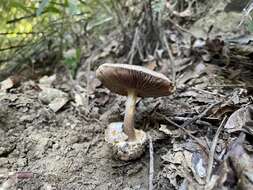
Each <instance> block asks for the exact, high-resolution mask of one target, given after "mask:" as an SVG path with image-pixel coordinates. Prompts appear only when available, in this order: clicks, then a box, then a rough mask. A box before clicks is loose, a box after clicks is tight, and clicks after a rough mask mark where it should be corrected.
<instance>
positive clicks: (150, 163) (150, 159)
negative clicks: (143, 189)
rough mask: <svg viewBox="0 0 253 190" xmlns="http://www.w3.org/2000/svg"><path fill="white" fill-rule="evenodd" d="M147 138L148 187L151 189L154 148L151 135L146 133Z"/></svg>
mask: <svg viewBox="0 0 253 190" xmlns="http://www.w3.org/2000/svg"><path fill="white" fill-rule="evenodd" d="M148 138H149V185H148V187H149V188H148V189H149V190H153V177H154V148H153V143H152V137H151V136H150V135H148Z"/></svg>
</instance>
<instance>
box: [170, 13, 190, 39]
mask: <svg viewBox="0 0 253 190" xmlns="http://www.w3.org/2000/svg"><path fill="white" fill-rule="evenodd" d="M167 19H168V20H169V22H171V23H172V24H173V25H174V26H175V27H176V28H177V29H179V30H180V31H182V32H185V33H187V34H190V35H191V36H194V35H193V34H192V33H191V32H190V31H188V30H187V29H185V28H183V27H182V26H180V25H178V24H177V23H175V22H174V21H173V20H172V19H171V18H169V17H168V18H167Z"/></svg>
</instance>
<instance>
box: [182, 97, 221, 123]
mask: <svg viewBox="0 0 253 190" xmlns="http://www.w3.org/2000/svg"><path fill="white" fill-rule="evenodd" d="M220 103H221V101H219V102H216V103H214V104H211V105H210V106H208V107H207V108H206V110H205V111H203V112H202V113H201V114H199V115H197V116H195V117H193V118H192V119H191V120H188V121H186V122H184V123H183V125H181V127H182V128H185V127H186V126H188V125H190V124H192V123H193V122H195V121H197V120H199V119H201V118H202V117H204V116H205V115H206V114H207V113H208V112H209V111H210V110H211V109H213V107H214V106H216V105H218V104H220Z"/></svg>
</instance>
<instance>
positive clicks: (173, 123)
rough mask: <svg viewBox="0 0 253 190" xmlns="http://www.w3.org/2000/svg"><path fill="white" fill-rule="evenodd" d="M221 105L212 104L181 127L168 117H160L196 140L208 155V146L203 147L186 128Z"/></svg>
mask: <svg viewBox="0 0 253 190" xmlns="http://www.w3.org/2000/svg"><path fill="white" fill-rule="evenodd" d="M220 103H221V102H217V103H214V104H211V105H210V106H209V107H207V109H206V110H205V111H204V112H202V113H201V114H199V115H197V116H195V117H194V118H192V119H191V120H187V121H185V122H184V123H183V124H182V125H181V126H180V125H178V124H177V123H175V122H173V121H172V120H170V119H169V118H168V117H166V116H163V115H161V114H160V115H161V116H163V117H164V119H165V120H166V121H168V122H169V123H171V124H172V125H174V126H175V127H177V128H179V129H181V130H183V131H184V132H185V133H186V134H187V135H188V136H190V137H191V138H192V139H194V140H195V141H196V142H197V143H198V144H199V145H200V147H202V149H203V151H204V152H205V153H206V154H207V155H208V154H209V153H208V152H207V150H206V146H205V145H203V143H202V142H201V141H200V140H199V139H198V138H196V137H195V136H193V135H192V134H191V133H190V132H189V131H188V130H187V129H185V127H186V126H188V125H190V124H192V123H193V122H195V121H197V120H199V119H201V118H202V117H204V116H205V115H206V114H207V112H209V111H210V110H211V109H212V108H213V107H214V106H216V105H218V104H220Z"/></svg>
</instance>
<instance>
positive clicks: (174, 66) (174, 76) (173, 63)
mask: <svg viewBox="0 0 253 190" xmlns="http://www.w3.org/2000/svg"><path fill="white" fill-rule="evenodd" d="M163 41H164V44H165V46H166V49H167V52H168V55H169V58H170V62H171V70H172V82H173V84H175V82H176V64H175V59H174V56H173V54H172V51H171V46H170V45H169V43H168V40H167V38H166V36H165V34H164V35H163Z"/></svg>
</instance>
